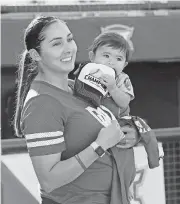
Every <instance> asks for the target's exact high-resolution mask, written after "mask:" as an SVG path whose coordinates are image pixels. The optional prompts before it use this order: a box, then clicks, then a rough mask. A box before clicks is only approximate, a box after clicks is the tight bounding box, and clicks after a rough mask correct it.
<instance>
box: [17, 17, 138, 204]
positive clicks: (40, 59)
mask: <svg viewBox="0 0 180 204" xmlns="http://www.w3.org/2000/svg"><path fill="white" fill-rule="evenodd" d="M24 41H25V51H24V55H23V58H22V61H21V63H20V67H19V80H18V81H19V82H18V83H19V84H18V94H17V108H16V115H15V130H16V134H17V135H18V136H25V138H26V142H27V147H28V151H29V154H30V157H31V160H32V164H33V167H34V170H35V172H36V175H37V178H38V180H39V183H40V186H41V197H42V204H65V203H66V204H72V203H76V204H91V203H103V204H109V203H113V202H112V201H111V197H112V196H111V189H112V187H111V186H112V173H113V168H112V164H113V158H112V157H111V156H109V153H108V151H107V150H108V149H109V148H111V147H114V146H115V145H116V144H117V143H119V142H120V140H121V139H122V138H123V137H124V134H123V131H126V132H127V133H128V134H136V133H135V130H133V129H128V128H126V127H124V128H122V129H121V128H120V127H119V125H118V123H117V122H116V121H111V118H110V117H109V115H108V114H106V112H104V111H103V110H101V109H98V110H97V109H95V108H93V107H92V106H91V104H88V103H87V102H86V101H83V100H80V99H78V98H76V97H74V96H73V89H72V86H70V85H69V84H68V74H69V72H70V71H72V70H73V68H74V62H75V58H76V52H77V46H76V43H75V41H74V40H73V35H72V33H71V32H70V30H69V28H68V27H67V25H66V24H65V23H64V22H63V21H61V20H59V19H58V18H55V17H38V18H36V19H34V20H33V21H32V22H31V23H30V24H29V26H28V27H27V29H26V32H25V38H24ZM127 151H129V150H127ZM121 155H124V156H126V150H123V153H122V154H121ZM132 160H133V158H132ZM127 162H128V161H127ZM130 162H131V164H132V161H129V163H130ZM126 166H128V165H126ZM131 171H134V170H131V169H128V168H127V171H126V172H125V174H126V175H124V176H125V177H128V173H129V175H131ZM132 180H133V178H132ZM114 192H115V191H113V193H114ZM121 196H122V197H123V195H121ZM124 203H125V202H123V201H122V204H124ZM127 203H128V202H127ZM114 204H115V202H114Z"/></svg>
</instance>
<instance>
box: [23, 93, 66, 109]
mask: <svg viewBox="0 0 180 204" xmlns="http://www.w3.org/2000/svg"><path fill="white" fill-rule="evenodd" d="M32 110H37V111H38V110H39V111H43V110H44V111H48V112H49V111H51V112H55V113H57V112H59V111H61V110H64V107H63V106H62V104H61V103H60V102H59V101H58V100H57V99H56V98H54V97H52V96H51V95H48V94H45V93H44V94H39V93H37V92H36V91H35V90H33V89H31V90H30V91H29V93H28V95H27V97H26V100H25V103H24V108H23V112H27V113H28V112H32Z"/></svg>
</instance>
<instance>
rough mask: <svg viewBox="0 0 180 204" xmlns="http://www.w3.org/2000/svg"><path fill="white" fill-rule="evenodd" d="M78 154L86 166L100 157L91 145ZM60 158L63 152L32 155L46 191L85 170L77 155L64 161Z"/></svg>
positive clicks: (69, 180) (62, 184)
mask: <svg viewBox="0 0 180 204" xmlns="http://www.w3.org/2000/svg"><path fill="white" fill-rule="evenodd" d="M78 155H79V157H80V159H81V161H82V162H83V164H84V165H85V167H86V168H88V167H89V166H90V165H91V164H92V163H93V162H94V161H95V160H96V159H98V155H97V154H96V153H95V152H94V150H93V148H92V147H91V146H89V147H87V148H86V149H84V150H83V151H82V152H80V153H79V154H78ZM60 158H61V153H58V154H52V155H44V156H36V157H31V160H32V164H33V167H34V169H35V172H36V175H37V177H38V179H39V183H40V185H41V187H42V188H43V189H44V190H45V191H46V192H51V191H52V190H54V189H56V188H59V187H61V186H64V185H66V184H68V183H70V182H72V181H74V180H75V179H76V178H77V177H79V176H80V175H81V174H82V173H83V172H84V169H83V168H82V167H81V165H80V164H79V162H78V161H77V160H76V158H75V157H71V158H69V159H67V160H64V161H60Z"/></svg>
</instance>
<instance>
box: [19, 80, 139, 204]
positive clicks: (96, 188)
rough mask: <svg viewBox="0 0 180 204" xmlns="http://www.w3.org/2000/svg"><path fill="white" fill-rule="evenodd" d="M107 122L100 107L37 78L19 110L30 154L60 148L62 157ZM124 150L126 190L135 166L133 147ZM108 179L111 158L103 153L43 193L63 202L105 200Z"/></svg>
mask: <svg viewBox="0 0 180 204" xmlns="http://www.w3.org/2000/svg"><path fill="white" fill-rule="evenodd" d="M110 122H111V118H110V117H109V114H106V113H105V112H104V111H103V110H102V109H100V108H97V109H95V108H93V107H91V106H90V105H89V104H88V103H87V102H85V101H82V100H80V99H78V98H76V97H74V96H73V95H72V94H70V93H68V92H66V91H63V90H61V89H59V88H57V87H55V86H53V85H50V84H48V83H46V82H39V81H35V82H33V84H32V87H31V90H30V91H29V93H28V96H27V99H26V104H25V106H24V109H23V114H22V129H23V133H24V135H25V138H26V141H27V147H28V151H29V154H30V156H31V157H34V156H41V155H51V154H54V153H60V152H62V160H65V159H68V158H70V157H72V156H74V155H75V154H77V153H79V152H80V151H82V150H84V149H85V148H86V147H88V146H89V145H90V144H91V143H92V142H93V141H94V140H96V138H97V135H98V133H99V131H100V130H101V128H102V127H104V126H107V125H108V124H109V123H110ZM123 152H124V150H123ZM127 154H129V155H131V156H130V160H128V161H129V162H128V163H127V162H124V163H123V164H124V168H123V169H124V175H123V172H122V175H123V179H124V180H125V181H126V182H125V183H127V186H126V187H127V192H128V188H129V185H130V183H131V182H132V180H133V178H132V175H133V173H134V171H135V169H133V168H132V166H134V165H133V163H134V155H133V150H132V149H130V150H127ZM121 155H122V154H121ZM120 157H121V156H120ZM124 159H125V158H124ZM125 169H131V170H130V171H129V170H128V171H125ZM127 172H129V174H128V175H127ZM111 182H112V161H111V158H110V157H109V156H107V155H105V156H103V157H102V158H99V159H98V160H96V161H95V162H94V163H93V164H92V165H91V166H90V167H89V168H88V169H87V170H86V171H85V172H84V173H83V174H81V175H80V176H79V177H78V178H77V179H76V180H74V181H73V182H71V183H69V184H67V185H65V186H63V187H60V188H57V189H55V190H54V191H52V192H51V193H46V192H44V191H42V196H45V197H48V198H50V199H52V200H54V201H56V202H57V203H62V204H63V203H66V204H70V203H71V204H73V203H74V204H75V203H76V204H90V203H102V204H108V203H109V199H110V190H111ZM124 196H126V195H124Z"/></svg>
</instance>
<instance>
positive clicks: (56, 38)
mask: <svg viewBox="0 0 180 204" xmlns="http://www.w3.org/2000/svg"><path fill="white" fill-rule="evenodd" d="M72 35H73V34H72V33H69V34H68V35H67V37H69V36H72ZM54 40H62V37H55V38H53V39H52V40H50V41H49V42H52V41H54Z"/></svg>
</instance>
